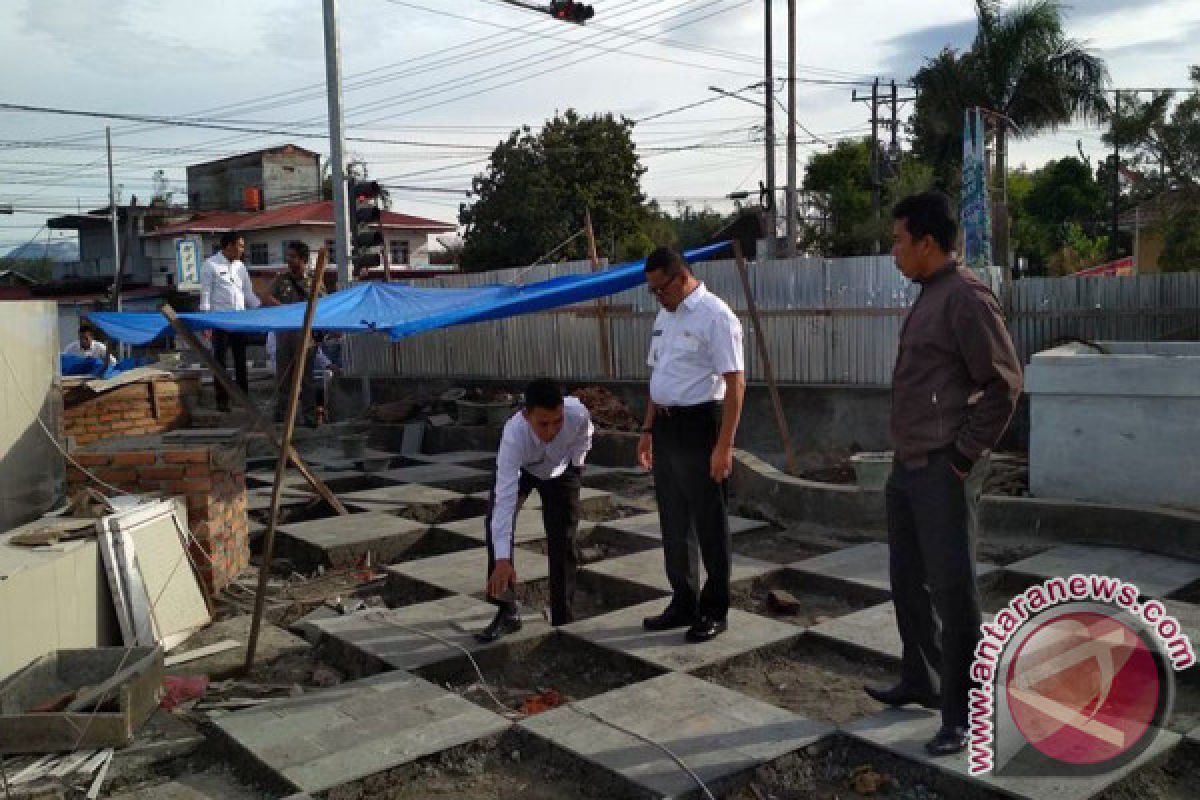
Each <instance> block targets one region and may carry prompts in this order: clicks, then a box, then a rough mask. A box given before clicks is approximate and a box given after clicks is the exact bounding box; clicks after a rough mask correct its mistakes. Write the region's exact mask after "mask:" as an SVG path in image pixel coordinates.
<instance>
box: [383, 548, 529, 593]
mask: <svg viewBox="0 0 1200 800" xmlns="http://www.w3.org/2000/svg"><path fill="white" fill-rule="evenodd" d="M516 567H517V580H518V581H519V582H521V583H526V582H529V581H537V580H542V579H543V578H545V577H546V576H547V575H548V574H549V572H548V569H547V565H546V559H545V558H540V557H536V556H535V557H531V558H524V559H521V562H520V563H519V564H517V565H516ZM386 571H387V573H388V575H389V576H390V575H398V576H403V577H405V578H409V579H412V580H416V581H420V582H422V583H427V584H429V585H430V586H436V587H437V588H439V589H444V590H445V591H448V592H454V593H456V594H479V593H481V592H483V587H484V584H485V583H486V582H487V552H486V551H485V550H484V549H483V548H481V547H476V548H473V549H471V550H460V551H458V552H455V553H447V554H445V555H441V556H433V557H432V558H422V559H418V560H416V561H406V562H403V563H401V564H394V565H392V566H390V567H387V568H386Z"/></svg>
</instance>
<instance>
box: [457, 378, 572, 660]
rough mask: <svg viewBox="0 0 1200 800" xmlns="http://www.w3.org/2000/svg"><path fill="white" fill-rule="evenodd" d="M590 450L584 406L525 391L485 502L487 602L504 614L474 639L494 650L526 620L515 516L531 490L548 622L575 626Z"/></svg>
mask: <svg viewBox="0 0 1200 800" xmlns="http://www.w3.org/2000/svg"><path fill="white" fill-rule="evenodd" d="M591 449H592V418H591V415H590V414H589V413H588V410H587V408H585V407H584V405H583V403H581V402H579V400H577V399H576V398H574V397H567V398H564V397H563V394H562V390H561V389H559V387H558V385H557V384H555V383H554V382H553V381H550V380H536V381H533V382H532V383H530V384H529V386H528V387H526V389H525V407H524V409H522V410H521V411H519V412H517V413H516V414H514V415H513V416H512V417H511V418H510V419H509V420H508V422H507V423H505V425H504V433H503V435H502V436H501V438H500V451H499V452H498V453H497V454H496V484H495V487H494V488H493V489H492V493H491V497H490V498H489V502H488V514H487V519H486V522H485V523H484V524H485V526H486V529H487V530H486V533H487V550H488V581H487V598H488V602H489V603H492V604H493V605H496V606H498V607H499V610H498V611H497V612H496V617H495V619H493V620H492V622H491V624H490V625H488V626H487V627H486V628H484V629H483V631H481V632H480V633H478V634H476V637H477V638H478V639H479V640H480V641H483V642H492V641H495V640H496V639H499V638H500V637H501V636H503V635H504V634H506V633H512V632H514V631H518V630H520V629H521V614H520V609H519V607H518V606H517V601H516V596H515V594H513V590H514V589H515V588H516V584H517V573H516V568H515V566H514V564H513V555H514V554H513V538H514V536H513V528H514V527H515V526H516V518H517V512H518V511H520V509H521V505H522V504H523V503H524V502H525V498H526V497H528V496H529V493H530V492H532V491H533V490H534V489H537V490H538V494H539V495H540V496H541V498H542V522H543V524H544V525H545V526H546V543H547V551H548V552H547V557H548V558H549V561H550V569H549V572H550V621H551V623H552V624H553V625H555V626H558V625H566V624H567V623H569V622H573V621H574V616H573V615H572V613H571V601H572V598H573V597H574V594H575V572H576V569H577V568H578V557H577V554H576V545H575V533H576V531H577V529H578V528H579V517H580V505H579V488H580V477H581V476H582V474H583V463H584V461H585V460H586V459H587V454H588V451H589V450H591Z"/></svg>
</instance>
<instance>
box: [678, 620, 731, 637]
mask: <svg viewBox="0 0 1200 800" xmlns="http://www.w3.org/2000/svg"><path fill="white" fill-rule="evenodd" d="M728 627H729V626H728V625H727V624H726V623H725V620H723V619H712V618H711V617H701V618H700V619H698V620H696V624H695V625H693V626H692V627H690V628H688V632H687V633H685V634H684V636H683V638H685V639H687V640H688V641H689V642H707V641H710V640H712V639H715V638H717V637H718V636H720V635H721V634H722V633H724V632H725V629H726V628H728Z"/></svg>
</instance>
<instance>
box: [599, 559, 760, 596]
mask: <svg viewBox="0 0 1200 800" xmlns="http://www.w3.org/2000/svg"><path fill="white" fill-rule="evenodd" d="M778 569H782V567H780V566H779V565H778V564H771V563H769V562H767V561H759V560H758V559H756V558H750V557H749V556H743V555H740V554H738V553H734V554H733V563H732V570H731V575H730V582H731V583H738V582H739V581H748V580H753V579H754V578H758V577H761V576H763V575H766V574H767V573H770V572H774V571H775V570H778ZM584 570H586V571H588V572H594V573H597V574H599V575H608V576H609V577H612V578H620V579H621V580H625V581H629V582H631V583H636V584H639V585H641V586H649V587H651V588H653V589H658V590H660V591H663V592H670V591H671V584H670V582H668V581H667V573H666V569H665V568H664V566H663V559H662V554H661V553H649V552H644V553H631V554H629V555H627V556H618V557H617V558H609V559H606V560H604V561H598V562H596V563H595V564H590V565H588V566H586V567H584ZM700 576H701V581H703V580H704V577H705V572H704V565H703V564H701V565H700Z"/></svg>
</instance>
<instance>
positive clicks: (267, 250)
mask: <svg viewBox="0 0 1200 800" xmlns="http://www.w3.org/2000/svg"><path fill="white" fill-rule="evenodd" d="M381 221H382V223H383V235H384V241H385V242H386V245H387V250H388V257H389V260H390V263H391V265H392V266H394V267H395V268H396V269H397V270H400V271H403V270H406V269H422V270H423V269H427V268H429V237H430V236H432V235H435V234H439V233H448V232H451V231H454V230H455V226H454V225H452V224H450V223H446V222H439V221H437V220H432V219H425V218H424V217H416V216H413V215H411V214H400V213H398V212H395V211H384V212H382V217H381ZM227 231H236V232H238V233H240V234H241V235H242V238H243V239H245V240H246V255H245V258H244V261H245V262H246V266H247V267H248V268H249V270H250V272H251V274H252V275H260V276H262V275H271V276H273V275H275V274H278V273H279V272H282V271H283V270H284V269H285V266H284V260H283V257H284V253H285V251H286V250H287V246H288V244H290V243H291V242H304V243H305V244H307V245H308V246H309V248H310V250H311V251H312V256H311V258H312V259H313V261H314V262H315V260H316V252H317V250H318V249H320V248H321V247H322V246H323V245H324V246H327V247H328V248H329V249H330V251H331V252H332V251H333V249H334V248H333V240H334V221H333V203H332V202H331V201H328V200H324V201H321V202H316V203H299V204H296V205H287V206H280V207H278V208H273V209H269V210H267V211H258V212H246V211H215V212H207V213H198V214H193V215H192V216H191V218H189V219H187V220H185V221H181V222H176V223H173V224H170V225H164V226H162V227H160V228H157V229H156V230H154V231H153V232H151V233H148V234H146V236H145V237H143V247H144V250H145V254H146V258H147V259H148V260H149V261H150V263H151V264H152V269H153V270H155V271H159V270H170V271H171V272H172V273H173V272H174V270H175V253H176V247H177V245H176V241H177V240H180V239H191V240H193V241H195V242H196V245H197V252H198V253H199V254H200V259H201V260H203V259H205V258H208V257H209V256H210V255H212V254H213V253H215V252H216V251H217V250H218V249H219V245H220V240H221V235H222V234H223V233H225V232H227ZM334 266H335V265H334V264H332V263H331V264H330V265H329V268H330V269H333V268H334ZM257 284H258V282H257V281H256V285H257Z"/></svg>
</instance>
